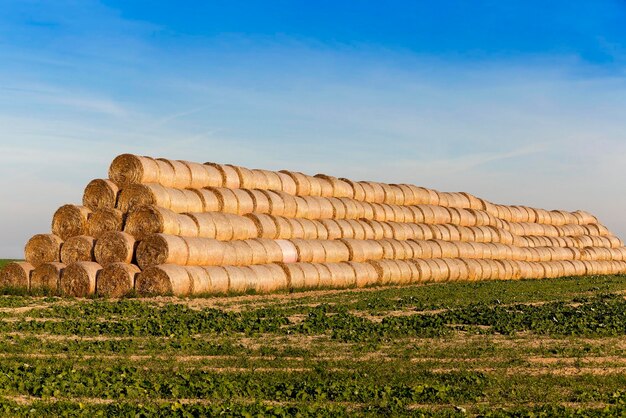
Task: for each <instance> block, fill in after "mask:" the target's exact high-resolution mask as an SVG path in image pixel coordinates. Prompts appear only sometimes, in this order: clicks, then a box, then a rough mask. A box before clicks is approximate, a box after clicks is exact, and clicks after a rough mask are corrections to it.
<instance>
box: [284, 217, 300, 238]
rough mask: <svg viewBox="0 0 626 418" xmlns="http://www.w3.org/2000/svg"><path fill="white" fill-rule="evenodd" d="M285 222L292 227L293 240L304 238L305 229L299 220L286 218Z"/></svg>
mask: <svg viewBox="0 0 626 418" xmlns="http://www.w3.org/2000/svg"><path fill="white" fill-rule="evenodd" d="M285 220H286V221H287V223H288V224H289V226H290V227H291V238H304V228H303V227H302V224H301V223H300V222H299V221H298V220H297V219H294V218H285ZM281 238H282V237H281Z"/></svg>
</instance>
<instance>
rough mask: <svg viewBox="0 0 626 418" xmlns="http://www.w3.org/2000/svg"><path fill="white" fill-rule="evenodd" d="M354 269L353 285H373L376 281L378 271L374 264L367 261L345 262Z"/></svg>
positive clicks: (361, 286) (360, 286) (359, 286)
mask: <svg viewBox="0 0 626 418" xmlns="http://www.w3.org/2000/svg"><path fill="white" fill-rule="evenodd" d="M345 264H346V265H348V266H350V268H352V270H353V271H354V276H355V285H356V287H358V288H364V287H368V286H373V285H375V284H377V283H378V273H377V272H376V269H375V268H374V266H372V265H371V264H369V263H357V262H352V261H350V262H347V263H345Z"/></svg>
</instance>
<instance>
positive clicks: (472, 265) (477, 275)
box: [461, 258, 483, 282]
mask: <svg viewBox="0 0 626 418" xmlns="http://www.w3.org/2000/svg"><path fill="white" fill-rule="evenodd" d="M461 261H462V262H463V263H464V264H465V268H466V269H467V277H466V280H468V281H470V282H475V281H477V280H480V279H481V278H482V272H483V270H482V267H481V265H480V262H479V261H478V260H472V259H465V258H462V259H461Z"/></svg>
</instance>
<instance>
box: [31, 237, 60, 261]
mask: <svg viewBox="0 0 626 418" xmlns="http://www.w3.org/2000/svg"><path fill="white" fill-rule="evenodd" d="M62 244H63V240H62V239H61V238H59V237H58V236H56V235H53V234H38V235H35V236H34V237H32V238H31V239H30V240H28V243H27V244H26V247H25V249H24V257H25V258H26V261H27V262H29V263H30V264H32V265H33V267H35V268H37V267H39V266H40V265H42V264H43V263H52V262H58V261H61V245H62Z"/></svg>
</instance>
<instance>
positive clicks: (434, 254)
mask: <svg viewBox="0 0 626 418" xmlns="http://www.w3.org/2000/svg"><path fill="white" fill-rule="evenodd" d="M417 242H418V243H419V244H420V245H423V248H422V250H423V253H424V254H426V253H427V252H428V250H429V249H430V257H429V258H441V257H443V254H442V253H441V247H440V246H439V244H437V242H436V241H435V240H428V241H417ZM422 243H424V244H422Z"/></svg>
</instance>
